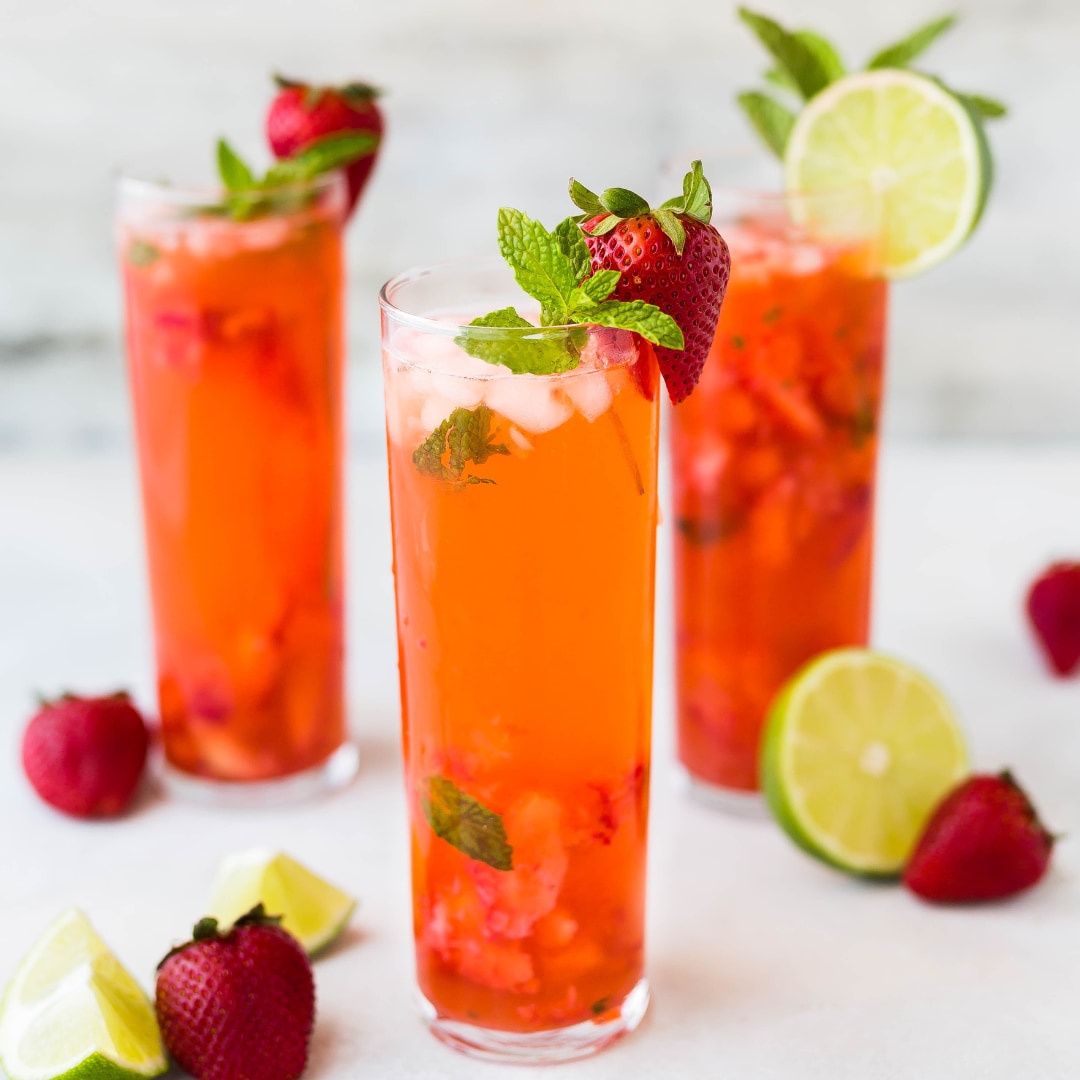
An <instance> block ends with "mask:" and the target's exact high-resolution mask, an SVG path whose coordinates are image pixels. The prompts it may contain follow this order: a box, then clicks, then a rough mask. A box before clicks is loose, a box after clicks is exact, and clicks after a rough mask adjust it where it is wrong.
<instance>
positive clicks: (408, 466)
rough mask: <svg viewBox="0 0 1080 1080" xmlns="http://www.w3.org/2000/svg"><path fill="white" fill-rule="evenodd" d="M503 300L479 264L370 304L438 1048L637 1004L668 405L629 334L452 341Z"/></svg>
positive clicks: (514, 1052)
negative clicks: (537, 358) (660, 455)
mask: <svg viewBox="0 0 1080 1080" xmlns="http://www.w3.org/2000/svg"><path fill="white" fill-rule="evenodd" d="M512 287H513V279H512V277H511V276H510V273H509V271H508V270H507V269H506V267H505V265H504V264H502V263H501V262H499V261H497V260H495V259H492V260H488V261H476V262H463V263H459V264H456V265H448V266H442V267H437V268H433V269H430V270H423V271H418V272H414V273H409V274H405V275H402V276H401V277H398V278H395V279H394V280H393V281H391V282H390V283H389V284H388V285H387V286H386V287H385V289H384V290H383V294H382V305H383V365H384V377H385V382H386V412H387V440H388V447H389V458H390V492H391V501H392V515H393V526H394V572H395V584H396V594H397V619H398V648H399V665H400V677H401V698H402V710H403V717H402V719H403V731H404V745H405V771H406V783H407V791H408V800H409V810H410V819H411V823H412V868H413V928H414V932H415V937H416V956H417V973H418V979H419V983H420V992H421V994H422V998H423V1008H424V1012H425V1014H426V1016H427V1019H428V1021H429V1023H430V1025H431V1026H432V1028H433V1029H434V1031H435V1032H436V1033H437V1034H438V1035H439V1036H440V1037H442V1038H443V1039H444V1040H445V1041H448V1042H451V1043H453V1044H454V1045H456V1046H458V1047H459V1048H462V1049H466V1050H470V1051H472V1052H474V1053H482V1054H488V1055H491V1056H494V1057H500V1058H507V1059H513V1060H547V1059H551V1060H562V1059H569V1058H572V1057H576V1056H579V1055H580V1054H582V1053H588V1052H591V1050H593V1049H596V1048H598V1047H599V1046H600V1045H603V1044H604V1043H606V1042H608V1041H610V1040H611V1039H612V1038H614V1037H615V1036H617V1035H618V1034H621V1033H622V1032H623V1031H625V1030H629V1029H632V1028H634V1027H636V1025H637V1023H638V1021H639V1020H640V1019H641V1016H642V1014H643V1013H644V1010H645V1006H646V1003H647V1000H648V992H647V989H646V984H645V981H644V902H645V896H644V893H645V840H646V814H647V808H648V775H649V732H650V715H651V700H652V627H653V573H654V562H655V531H656V460H657V437H658V415H657V401H656V400H655V399H654V400H651V401H650V400H649V399H648V398H647V397H646V396H644V395H643V394H642V393H641V392H640V391H639V389H638V388H637V387H636V385H635V382H634V368H635V365H637V364H642V365H646V364H649V363H652V362H653V361H652V360H651V358H649V357H647V356H644V355H643V354H644V353H645V352H646V351H647V350H648V348H649V346H648V345H646V344H644V343H639V342H638V341H637V340H635V336H634V335H633V334H631V333H629V332H626V331H619V330H597V329H590V330H586V329H580V330H578V331H576V332H575V333H577V334H578V335H579V338H580V349H581V363H580V364H579V365H578V366H577V367H576V368H575V369H574V370H572V371H567V372H565V373H562V374H552V375H527V374H513V373H512V372H510V371H508V370H507V369H505V368H500V367H494V366H492V365H491V364H489V363H486V362H485V361H483V360H480V359H475V358H472V357H470V356H469V355H468V354H467V353H466V352H464V351H463V350H462V349H461V348H460V347H459V345H458V344H456V343H455V340H456V339H458V338H460V337H461V336H462V335H463V334H466V333H469V332H470V331H469V330H468V329H464V326H465V324H467V323H468V322H469V321H470V320H471V319H472V318H473V317H474V316H477V315H482V314H483V313H484V312H486V311H487V310H489V309H490V308H492V307H495V306H498V302H499V301H500V300H501V299H503V298H505V297H506V296H507V295H511V294H512ZM500 293H501V296H500V295H499V294H500ZM510 333H511V332H510V331H493V332H489V333H488V339H489V340H491V341H492V342H493V343H495V344H497V343H498V338H497V335H499V334H503V335H504V336H505V335H509V334H510ZM568 333H570V331H561V330H559V331H555V332H554V334H553V335H551V336H549V337H548V340H549V341H551V340H553V339H554V338H556V337H558V336H559V335H565V334H568Z"/></svg>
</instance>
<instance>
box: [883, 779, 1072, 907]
mask: <svg viewBox="0 0 1080 1080" xmlns="http://www.w3.org/2000/svg"><path fill="white" fill-rule="evenodd" d="M1053 847H1054V837H1053V836H1052V835H1051V834H1050V833H1049V832H1048V831H1047V830H1046V828H1045V827H1044V826H1043V824H1042V822H1041V821H1040V820H1039V815H1038V814H1037V813H1036V812H1035V807H1034V806H1032V805H1031V801H1030V800H1029V799H1028V797H1027V795H1025V794H1024V792H1023V790H1022V789H1021V788H1020V785H1019V784H1017V782H1016V781H1015V780H1014V779H1013V777H1012V775H1011V774H1010V773H1008V772H1003V773H1002V774H1001V775H1000V776H986V775H984V776H972V777H970V778H969V779H968V780H965V781H964V783H962V784H961V785H960V786H959V787H958V788H955V789H954V790H953V791H952V792H951V793H950V794H949V795H947V796H946V797H945V799H944V801H943V802H942V803H941V804H940V805H939V806H938V808H937V809H936V810H935V811H934V813H933V815H932V816H931V818H930V822H929V824H928V825H927V826H926V829H925V831H924V832H923V835H922V838H921V839H920V840H919V843H918V845H917V846H916V848H915V853H914V854H913V855H912V856H911V859H910V861H909V862H908V865H907V869H906V870H905V871H904V884H905V885H907V887H908V888H909V889H910V890H911V891H912V892H913V893H915V894H916V895H917V896H921V897H922V898H923V899H924V900H930V901H932V902H934V903H939V904H964V903H972V902H975V901H979V900H999V899H1001V898H1003V897H1006V896H1012V895H1014V894H1015V893H1018V892H1023V890H1024V889H1028V888H1030V887H1031V886H1032V885H1034V884H1035V883H1036V882H1037V881H1038V880H1039V879H1040V878H1041V877H1042V876H1043V874H1045V873H1046V868H1047V867H1048V866H1049V864H1050V853H1051V851H1052V850H1053Z"/></svg>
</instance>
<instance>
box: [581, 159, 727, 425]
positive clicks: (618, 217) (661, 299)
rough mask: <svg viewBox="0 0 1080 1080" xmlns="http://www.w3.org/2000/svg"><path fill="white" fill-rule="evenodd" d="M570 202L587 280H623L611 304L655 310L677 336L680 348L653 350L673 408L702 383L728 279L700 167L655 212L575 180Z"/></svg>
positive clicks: (633, 198)
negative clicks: (592, 276)
mask: <svg viewBox="0 0 1080 1080" xmlns="http://www.w3.org/2000/svg"><path fill="white" fill-rule="evenodd" d="M570 197H571V198H572V199H573V200H574V205H575V206H577V207H579V208H580V209H581V210H583V211H585V215H586V217H585V219H584V220H583V221H582V225H581V227H582V230H583V231H584V233H585V237H586V242H587V243H588V245H589V253H590V255H591V256H592V269H593V273H597V272H599V271H601V270H618V271H620V272H621V275H622V276H621V277H620V278H619V283H618V285H616V287H615V291H614V292H613V293H612V294H611V295H612V298H613V299H615V300H621V301H624V302H627V303H630V302H633V301H635V300H641V301H644V302H646V303H649V304H654V305H655V306H656V307H658V308H659V309H660V310H661V311H663V312H664V313H665V314H667V315H670V316H671V317H672V318H673V319H674V320H675V322H676V323H678V325H679V327H680V329H681V330H682V332H683V336H684V338H685V342H686V345H685V348H683V349H669V348H663V347H659V348H657V349H656V358H657V361H658V362H659V365H660V373H661V374H662V375H663V376H664V381H665V382H666V383H667V388H668V395H669V396H670V398H671V401H672V404H675V405H677V404H678V403H679V402H680V401H682V400H683V399H684V398H685V397H687V396H688V395H689V394H690V392H691V391H692V390H693V389H694V387H695V386H696V385H697V381H698V379H699V378H700V376H701V369H702V368H703V367H704V366H705V358H706V357H707V356H708V354H709V349H710V347H711V346H712V341H713V337H714V335H715V334H716V324H717V321H718V320H719V318H720V305H721V304H722V303H723V302H724V293H725V291H726V290H727V283H728V277H729V276H730V274H731V255H730V253H729V252H728V246H727V244H726V243H725V242H724V238H723V237H722V236H721V235H720V233H718V232H717V231H716V229H715V228H713V226H712V225H710V224H709V221H710V219H711V218H712V191H711V190H710V188H709V182H708V181H707V180H706V179H705V176H704V174H703V173H702V171H701V163H700V162H697V161H695V162H694V164H693V167H692V168H691V171H690V172H689V173H687V176H686V180H685V181H684V184H683V194H682V196H680V197H679V198H677V199H669V200H668V201H667V202H666V203H664V205H663V206H661V207H660V208H659V209H656V210H653V209H651V208H650V206H649V204H648V203H647V202H646V201H645V200H644V199H643V198H642V197H641V196H640V195H635V194H634V192H632V191H627V190H626V189H625V188H608V190H607V191H605V192H603V193H602V194H600V195H599V196H597V195H594V194H593V193H592V192H591V191H589V190H588V188H585V187H583V186H582V185H581V184H579V183H577V181H574V180H571V181H570Z"/></svg>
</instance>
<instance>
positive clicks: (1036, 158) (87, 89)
mask: <svg viewBox="0 0 1080 1080" xmlns="http://www.w3.org/2000/svg"><path fill="white" fill-rule="evenodd" d="M757 6H761V7H764V8H766V9H767V10H769V11H770V12H772V13H774V14H775V15H776V16H777V17H779V18H782V19H784V20H787V21H789V22H791V23H793V24H794V25H800V24H801V25H807V24H809V25H813V26H814V27H815V28H818V29H820V30H822V31H823V32H825V33H827V34H828V35H829V36H831V37H833V38H835V39H836V40H837V41H838V42H839V43H840V45H841V47H842V51H843V53H844V55H845V56H846V57H847V58H848V60H849V63H850V64H851V65H852V66H858V65H859V64H861V63H862V62H864V61H865V59H866V58H867V57H868V56H869V55H870V54H871V52H872V51H874V49H875V48H876V47H877V46H879V45H881V44H883V43H884V42H886V41H889V40H892V39H894V38H896V37H898V36H900V35H902V34H903V33H905V32H907V31H908V30H909V29H911V28H913V27H914V26H916V25H917V24H918V23H919V22H920V21H922V20H925V19H928V18H930V17H933V16H936V15H940V14H941V12H942V11H943V10H947V9H949V8H951V7H960V8H961V9H962V16H963V18H962V22H961V25H960V26H959V27H958V28H957V29H956V30H954V31H953V32H952V34H951V35H950V36H949V37H947V38H946V39H944V40H943V41H942V42H940V43H939V44H938V45H937V46H935V48H934V51H933V52H931V53H930V54H928V56H927V58H926V66H927V68H928V69H929V70H931V71H933V72H935V73H940V74H943V75H946V76H948V77H949V78H950V79H952V80H953V81H954V82H955V84H956V85H958V86H960V87H962V88H965V89H972V90H977V91H983V92H986V93H990V94H994V95H997V96H999V97H1001V98H1003V99H1004V100H1005V101H1007V102H1008V103H1009V104H1010V106H1011V108H1012V114H1011V116H1010V118H1009V119H1007V120H1005V121H1003V122H1000V123H998V124H996V125H994V127H993V129H992V131H991V139H992V142H993V146H994V150H995V153H996V158H997V182H996V189H995V191H994V194H993V196H992V199H991V202H990V205H989V208H988V210H987V213H986V215H985V218H984V220H983V222H982V224H981V225H980V228H979V232H978V234H977V235H976V237H975V239H974V240H973V241H972V243H971V244H970V246H969V247H968V248H966V249H965V250H964V251H963V252H962V253H961V254H960V255H958V256H957V257H956V258H955V259H953V260H952V261H951V262H950V263H949V264H947V265H946V266H944V267H942V268H941V269H939V270H937V271H934V272H933V273H931V274H929V275H927V276H926V277H923V278H921V279H919V280H917V281H913V282H909V283H904V284H901V285H899V286H897V288H896V289H895V291H894V296H893V303H894V319H893V327H894V329H893V332H892V340H891V349H890V368H891V375H890V379H891V387H890V400H891V405H890V423H891V424H892V425H893V429H894V430H896V431H898V432H901V433H905V434H946V435H955V434H979V435H1024V436H1046V435H1056V436H1062V435H1080V365H1077V364H1076V363H1075V362H1074V360H1075V357H1076V355H1077V353H1078V352H1080V313H1078V309H1077V306H1076V303H1075V297H1076V295H1077V294H1078V293H1080V256H1078V248H1077V244H1076V237H1077V235H1080V200H1078V199H1077V197H1076V185H1077V177H1078V176H1080V143H1078V141H1077V140H1076V138H1075V137H1074V135H1073V131H1074V129H1075V116H1074V110H1075V107H1076V103H1077V102H1078V101H1080V65H1078V64H1076V62H1075V54H1076V50H1077V48H1078V45H1080V5H1078V4H1077V3H1076V0H1037V2H1033V0H966V2H961V3H959V4H952V3H946V2H944V0H910V2H909V3H907V4H903V5H897V4H892V5H890V4H882V3H866V2H865V0H815V3H813V4H805V3H802V2H800V0H761V2H760V3H759V5H757ZM734 8H735V3H734V0H719V2H717V0H669V2H668V3H666V4H664V5H663V6H662V12H663V14H662V17H660V16H659V15H658V11H660V10H661V9H659V8H658V7H657V5H655V4H652V3H649V2H648V0H543V2H541V0H509V2H508V0H452V2H447V0H394V2H392V3H376V2H375V0H365V2H362V3H357V2H356V0H306V2H305V3H302V4H298V3H289V4H268V3H265V2H259V0H184V2H183V3H181V2H179V0H90V2H86V3H80V4H74V3H67V2H63V0H0V27H2V31H0V139H2V142H0V145H2V146H3V154H4V157H3V163H2V164H0V443H7V444H10V443H12V442H14V441H21V442H22V443H26V442H28V441H35V442H39V443H40V442H41V441H42V439H43V435H44V433H47V432H51V431H54V430H55V429H57V428H58V427H59V426H60V425H62V424H66V423H67V419H66V418H67V414H68V413H72V412H76V413H78V416H77V417H76V418H75V420H74V424H73V426H71V425H68V426H66V427H64V431H63V434H64V436H65V437H67V436H68V435H70V434H71V433H72V432H73V431H74V434H75V435H76V436H78V435H80V434H83V435H85V434H87V433H88V432H89V433H90V434H91V435H92V436H93V437H94V438H100V437H101V433H102V432H105V433H108V432H112V431H114V430H115V428H116V416H117V415H118V414H119V412H120V411H121V410H122V402H121V398H120V396H119V394H118V392H117V390H116V388H117V387H118V386H119V383H120V376H119V372H120V358H119V357H120V347H119V325H120V322H119V307H120V305H119V296H118V289H117V280H116V273H115V268H114V266H113V256H112V251H111V226H110V213H111V206H110V203H111V198H110V178H111V175H112V172H113V170H114V169H115V167H116V166H117V164H118V163H120V162H123V161H128V160H131V159H132V158H139V157H152V156H153V154H154V153H155V152H156V151H158V150H160V149H162V148H163V147H166V146H169V147H172V146H179V147H181V148H185V149H186V152H187V154H188V155H189V158H188V160H190V161H191V162H192V163H194V162H196V161H200V162H201V161H203V160H208V159H209V152H210V147H211V144H212V140H213V139H214V138H215V137H217V136H218V135H219V134H227V135H229V136H230V137H231V138H232V139H234V140H235V141H236V142H237V144H238V145H239V146H241V147H242V148H245V149H248V150H250V151H251V152H252V153H253V154H258V153H259V152H260V150H261V132H260V124H261V119H262V115H263V111H264V109H265V108H266V103H267V100H268V97H267V95H268V90H269V83H268V81H267V73H268V72H269V71H270V70H271V69H273V68H280V69H282V70H284V71H287V72H291V73H297V74H300V75H307V76H309V77H311V78H316V79H319V78H322V79H335V78H343V77H353V76H363V77H367V78H369V79H371V80H373V81H375V82H377V83H379V84H382V85H383V86H385V87H386V88H387V90H388V95H387V97H386V101H385V108H386V112H387V114H388V124H389V128H388V131H389V134H388V138H387V142H386V146H385V152H384V155H383V160H382V162H381V164H380V167H379V169H378V170H377V172H376V176H375V179H374V181H373V184H372V186H371V188H370V191H369V194H368V196H367V198H366V201H365V204H364V206H363V207H362V209H361V213H360V216H359V218H358V220H357V221H356V223H355V224H354V225H353V227H352V230H351V237H350V253H351V303H350V316H351V339H352V353H353V358H354V362H355V372H354V374H355V381H356V383H357V385H358V386H363V387H364V388H365V392H364V393H363V394H359V395H358V396H357V398H356V400H355V408H354V410H353V412H352V414H351V422H352V428H353V430H354V432H356V433H357V437H358V438H372V437H374V438H377V437H378V428H379V422H380V415H379V410H378V407H377V401H378V398H379V391H378V374H377V363H376V351H377V338H378V321H377V317H376V312H375V293H376V290H377V288H378V286H379V285H380V284H381V283H382V282H383V281H384V280H386V279H387V278H388V277H389V276H391V275H392V274H394V273H396V272H398V271H400V270H403V269H404V268H405V267H406V266H408V265H412V264H415V263H418V262H429V261H431V260H434V259H439V258H445V257H449V256H456V255H462V254H469V253H473V252H477V251H490V250H493V243H494V217H495V208H496V207H497V206H499V205H505V204H509V205H514V206H520V207H523V208H526V209H528V210H529V211H530V212H532V213H534V214H536V215H539V216H541V217H542V218H544V219H545V220H547V221H549V222H551V221H553V220H557V219H558V218H561V217H562V216H564V215H565V213H566V212H567V210H568V202H567V200H566V197H565V185H566V180H567V177H568V176H570V175H571V174H572V173H573V174H576V175H578V176H579V177H581V178H582V179H583V180H585V181H587V182H588V183H590V184H592V185H593V186H595V185H599V186H601V187H604V186H608V185H609V184H623V185H628V186H631V187H638V188H640V189H642V190H643V191H644V192H645V193H646V194H653V195H656V194H659V192H657V191H656V175H657V171H658V167H659V164H660V162H661V161H663V160H664V159H665V158H667V157H668V156H670V155H672V154H676V153H678V152H680V151H685V150H687V149H695V150H697V149H701V150H704V149H708V148H710V147H725V148H727V147H733V148H743V147H746V146H748V145H751V144H752V136H751V135H750V133H749V130H748V128H747V127H746V125H745V123H744V121H743V119H742V117H741V116H740V115H739V113H738V112H737V111H736V108H735V105H734V102H733V97H734V94H735V92H736V91H737V90H739V89H742V88H746V87H748V86H752V85H755V84H757V83H758V82H759V80H760V75H761V72H762V70H763V69H764V66H765V58H764V54H763V52H762V50H761V49H760V48H759V47H758V46H757V44H756V43H755V42H753V41H752V39H751V37H750V35H749V33H748V32H747V30H746V29H745V28H744V27H742V26H741V25H740V24H739V23H738V22H737V20H736V19H735V15H734ZM713 180H714V182H716V183H723V182H725V180H729V181H730V177H729V176H725V175H714V176H713ZM38 368H40V370H37V369H38ZM28 383H32V384H33V388H34V389H35V390H38V391H40V393H36V394H35V395H34V396H33V398H32V401H33V403H34V406H35V407H34V408H33V409H32V410H31V411H29V412H28V411H27V407H26V406H27V401H28V398H27V394H29V393H30V388H28V386H27V384H28ZM372 399H374V400H375V402H376V405H375V406H374V407H372V406H371V405H370V401H371V400H372ZM12 414H15V419H14V420H12Z"/></svg>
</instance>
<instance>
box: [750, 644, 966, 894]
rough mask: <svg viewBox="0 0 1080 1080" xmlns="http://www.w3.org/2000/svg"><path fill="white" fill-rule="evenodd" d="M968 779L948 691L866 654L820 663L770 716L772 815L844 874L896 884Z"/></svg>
mask: <svg viewBox="0 0 1080 1080" xmlns="http://www.w3.org/2000/svg"><path fill="white" fill-rule="evenodd" d="M967 772H968V762H967V751H966V749H965V747H964V740H963V736H962V735H961V733H960V728H959V726H958V724H957V722H956V718H955V717H954V716H953V712H952V709H951V708H950V707H949V703H948V702H947V701H946V700H945V698H944V696H943V695H942V694H941V691H939V690H938V689H937V687H936V686H934V684H933V683H932V682H930V680H929V679H927V678H926V676H925V675H922V674H920V673H919V672H918V671H916V670H914V669H913V668H911V667H909V666H908V665H907V664H904V663H901V662H900V661H899V660H893V659H892V658H890V657H888V656H882V655H880V654H879V653H875V652H871V651H870V650H868V649H838V650H836V651H835V652H830V653H825V654H824V655H822V656H820V657H818V658H817V659H816V660H813V661H811V662H810V663H809V664H808V665H807V666H806V667H804V668H803V669H802V670H801V671H800V672H798V673H797V674H796V675H795V676H794V677H793V678H792V679H791V681H790V682H789V683H788V684H787V685H786V686H785V687H784V688H783V690H781V692H780V695H779V696H778V697H777V699H776V701H775V702H774V704H773V706H772V709H771V711H770V714H769V719H768V724H767V727H766V732H765V740H764V750H763V759H762V776H763V786H764V789H765V797H766V799H767V800H768V803H769V806H770V808H771V809H772V811H773V813H774V814H775V816H776V819H777V820H778V821H779V822H780V824H781V825H782V826H783V828H784V829H785V831H786V832H787V833H788V835H789V836H790V837H791V838H792V839H793V840H794V841H795V842H796V843H797V844H798V845H799V846H800V847H802V848H803V849H805V850H806V851H808V852H810V854H812V855H815V856H817V857H818V858H819V859H822V860H824V861H825V862H827V863H831V864H832V865H833V866H837V867H839V868H840V869H842V870H849V871H852V872H853V873H857V874H867V875H871V876H875V877H893V876H895V875H897V874H899V873H900V871H901V870H902V869H903V867H904V865H905V863H906V862H907V860H908V856H909V855H910V854H911V852H912V850H913V849H914V847H915V843H916V841H917V840H918V838H919V836H920V835H921V833H922V830H923V827H924V826H925V824H926V822H927V820H928V819H929V817H930V814H931V812H932V811H933V810H934V808H935V806H937V804H938V803H939V802H940V801H941V799H942V797H943V796H944V795H945V794H946V792H948V791H949V790H950V789H952V788H953V787H954V786H955V785H956V784H957V783H958V782H959V781H960V780H961V779H962V778H963V777H964V776H966V775H967Z"/></svg>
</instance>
